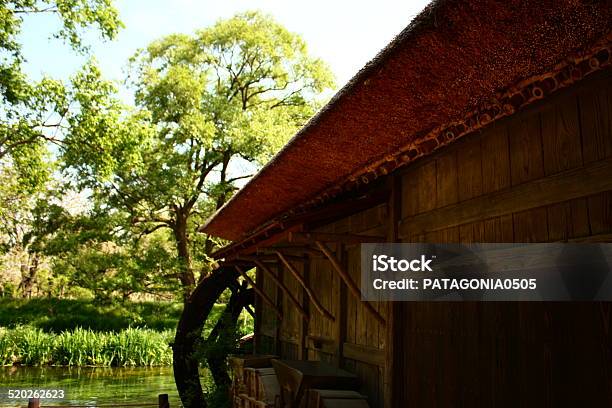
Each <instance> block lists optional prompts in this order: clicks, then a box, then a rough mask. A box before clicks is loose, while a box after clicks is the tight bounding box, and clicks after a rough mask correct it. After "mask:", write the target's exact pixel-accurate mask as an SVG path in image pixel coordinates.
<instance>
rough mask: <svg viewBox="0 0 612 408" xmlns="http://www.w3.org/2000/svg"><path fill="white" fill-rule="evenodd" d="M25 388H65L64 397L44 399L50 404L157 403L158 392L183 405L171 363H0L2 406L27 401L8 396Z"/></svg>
mask: <svg viewBox="0 0 612 408" xmlns="http://www.w3.org/2000/svg"><path fill="white" fill-rule="evenodd" d="M24 388H44V389H63V390H64V391H65V395H66V397H65V399H64V400H46V401H45V400H43V401H42V402H43V405H47V404H48V405H50V406H52V405H88V406H96V405H99V404H116V403H156V402H157V396H158V395H159V394H168V395H169V397H170V406H171V407H178V406H180V404H179V398H178V394H177V392H176V387H175V385H174V377H173V375H172V367H136V368H108V367H0V393H1V396H0V407H14V406H24V405H27V400H8V399H7V398H6V397H7V390H8V389H24ZM45 403H46V404H45Z"/></svg>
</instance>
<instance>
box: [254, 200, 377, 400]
mask: <svg viewBox="0 0 612 408" xmlns="http://www.w3.org/2000/svg"><path fill="white" fill-rule="evenodd" d="M386 212H387V208H386V205H381V206H377V207H374V208H371V209H369V210H366V211H364V212H361V213H357V214H355V215H352V216H350V217H346V218H344V219H342V220H339V221H337V222H334V223H332V224H330V225H327V226H325V227H322V228H319V229H318V231H319V232H335V233H343V232H351V233H356V234H358V233H362V234H367V235H385V228H386V222H387V216H386ZM330 247H331V248H332V249H333V250H334V251H335V253H336V254H337V256H339V257H340V259H341V261H342V263H343V265H344V266H345V267H346V268H347V270H348V271H349V273H350V274H351V276H352V278H353V280H354V282H356V283H357V284H358V285H359V284H360V281H361V278H360V254H359V246H358V245H342V246H341V245H330ZM292 264H293V265H294V267H295V268H296V269H297V270H298V272H299V273H301V274H302V276H304V278H305V280H306V282H307V283H308V284H309V285H310V287H311V289H312V291H313V292H314V293H316V295H317V299H318V300H319V302H320V303H321V304H322V306H323V307H324V308H325V309H327V310H328V311H329V312H330V313H331V314H332V315H333V316H334V321H331V320H330V319H327V318H326V317H324V316H323V315H322V314H321V313H319V312H318V311H317V309H316V308H315V307H314V306H312V305H311V304H310V302H309V301H308V297H307V296H305V293H304V291H303V289H302V288H301V286H299V283H298V282H297V280H296V279H295V278H294V277H293V276H292V275H291V273H290V272H289V271H288V270H287V269H286V268H280V269H279V273H280V277H281V279H283V282H284V283H285V284H286V285H287V286H288V287H289V289H290V290H292V293H294V295H296V297H298V298H299V299H300V301H301V302H302V304H303V307H304V308H305V309H306V310H307V311H308V312H309V321H308V322H306V321H305V320H304V319H303V318H302V316H301V315H300V314H299V313H298V311H297V309H296V308H295V307H293V305H292V303H291V302H290V301H289V300H288V299H287V297H286V296H282V294H281V293H279V291H278V289H277V288H276V286H275V285H274V284H273V283H272V282H271V281H270V279H267V278H266V276H265V274H262V273H261V271H259V272H258V276H257V279H258V281H259V282H260V283H261V282H263V286H264V288H265V291H266V293H268V294H269V295H270V297H272V298H274V299H275V301H276V302H277V304H278V305H280V307H281V308H282V313H283V319H282V321H281V322H280V323H279V324H277V321H276V317H275V315H274V313H273V312H272V311H271V309H270V307H269V306H267V305H265V304H262V303H261V302H260V301H259V300H258V306H257V309H258V310H261V314H258V319H257V320H258V322H257V323H256V325H257V328H256V330H257V342H258V351H259V352H274V353H276V354H279V355H280V356H281V357H282V358H285V359H308V360H317V361H325V362H327V363H330V364H332V365H335V366H338V367H341V368H345V369H347V370H349V371H351V372H353V373H356V374H357V375H358V376H359V379H360V382H361V390H360V391H361V392H362V393H364V394H365V395H367V396H368V398H369V403H370V406H371V407H372V408H377V407H382V406H383V397H384V395H383V385H384V383H383V375H384V342H385V335H386V331H385V328H384V327H381V326H380V324H379V323H378V322H377V321H376V320H375V319H374V318H373V317H372V315H371V314H370V313H368V312H367V311H366V310H365V307H364V306H363V304H362V303H361V302H360V301H359V300H358V299H356V298H355V297H353V296H352V295H351V293H349V292H348V291H347V289H346V286H345V285H344V283H343V282H342V281H341V279H340V277H339V276H338V274H337V272H335V271H334V270H333V269H332V267H331V264H330V262H329V261H328V260H327V259H326V258H323V257H322V256H320V257H313V256H310V257H308V258H306V259H305V261H304V262H292ZM375 307H376V308H377V310H378V311H379V312H380V313H381V314H382V315H383V316H384V315H385V314H386V303H377V304H375ZM259 316H261V317H259Z"/></svg>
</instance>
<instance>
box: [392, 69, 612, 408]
mask: <svg viewBox="0 0 612 408" xmlns="http://www.w3.org/2000/svg"><path fill="white" fill-rule="evenodd" d="M611 89H612V80H611V75H610V73H609V72H608V73H606V74H605V75H602V76H600V77H599V78H597V79H595V80H593V81H589V82H585V83H583V84H582V85H579V86H576V87H574V88H573V89H570V90H568V91H566V92H563V93H562V94H560V95H558V96H555V97H553V98H551V99H549V100H547V101H543V102H542V103H540V104H539V105H538V106H534V107H533V108H531V109H529V110H527V111H525V112H522V113H519V114H517V115H515V116H513V117H510V118H508V119H506V120H503V121H499V122H497V123H493V124H492V125H490V126H489V127H487V128H486V129H484V130H483V131H481V132H478V133H477V134H472V135H469V136H466V137H465V139H464V140H462V141H460V142H458V143H456V144H455V145H454V146H451V147H449V148H447V149H445V150H443V151H441V152H439V153H438V154H436V155H435V156H433V157H430V158H427V159H425V160H423V161H422V162H421V163H418V164H416V165H415V166H412V167H410V168H408V169H406V170H405V171H404V172H403V174H402V175H401V177H402V206H401V207H402V214H401V217H402V222H401V225H400V228H399V229H400V236H401V238H402V240H403V241H405V242H420V241H423V240H427V241H429V242H440V243H444V242H551V241H566V240H574V239H580V240H582V241H589V240H590V239H591V240H593V241H597V240H599V239H598V238H597V236H602V237H604V238H605V237H606V236H610V235H609V234H610V233H611V232H612V122H611V118H612V92H611ZM591 171H593V172H591ZM589 175H591V177H589ZM417 179H421V181H419V180H417ZM423 180H427V182H423ZM432 180H433V181H432ZM570 181H571V183H570ZM423 197H430V200H429V201H427V203H426V204H425V205H424V203H425V202H426V200H424V199H423ZM397 309H398V310H397V311H396V312H395V314H396V315H395V316H394V321H395V322H396V323H395V324H394V327H393V328H390V329H389V330H392V331H393V336H394V337H395V338H396V339H397V338H400V339H402V340H401V341H400V346H399V347H401V353H396V356H397V359H399V361H398V362H397V364H396V366H395V367H394V378H395V379H396V380H395V381H394V383H393V386H392V388H393V398H392V401H393V406H405V405H408V404H410V405H411V406H496V407H498V406H501V407H506V406H507V407H511V406H512V407H513V406H538V407H540V406H546V407H554V406H561V405H565V406H610V405H612V397H611V395H612V386H611V379H612V376H611V369H612V359H611V356H612V335H611V333H610V330H609V327H611V326H610V325H611V324H612V317H611V316H612V313H611V311H612V307H611V306H610V303H607V302H606V303H603V302H592V303H588V302H587V303H544V302H543V303H504V302H499V303H469V302H462V303H446V302H445V303H442V302H440V303H402V304H401V305H399V306H398V308H397ZM394 348H398V345H397V344H395V345H394Z"/></svg>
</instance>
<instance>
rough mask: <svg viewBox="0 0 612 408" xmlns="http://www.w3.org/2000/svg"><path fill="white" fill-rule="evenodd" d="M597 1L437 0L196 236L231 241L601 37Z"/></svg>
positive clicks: (603, 18)
mask: <svg viewBox="0 0 612 408" xmlns="http://www.w3.org/2000/svg"><path fill="white" fill-rule="evenodd" d="M606 3H607V2H604V1H579V0H504V1H496V0H440V1H435V2H433V3H432V4H430V5H429V6H428V7H427V8H426V9H425V10H423V11H422V12H421V14H420V15H419V16H418V17H417V18H415V19H414V20H413V22H412V23H411V24H410V25H409V26H408V27H407V28H406V29H405V30H404V31H402V32H401V33H400V34H399V35H398V36H397V38H396V39H395V40H394V41H392V42H391V43H390V44H389V45H388V46H387V47H386V48H385V49H383V50H382V51H381V52H380V53H379V54H378V55H377V56H376V58H374V59H373V60H372V61H371V62H370V63H368V64H367V65H366V66H365V67H364V68H363V69H362V70H361V71H359V72H358V73H357V74H356V75H355V77H354V78H353V79H352V80H351V81H350V82H349V83H347V84H346V86H344V87H343V88H342V89H341V90H340V91H339V92H338V93H337V94H336V95H335V96H334V98H333V99H332V100H331V101H330V102H329V103H328V104H327V105H326V106H325V107H324V108H323V109H322V110H321V111H320V112H319V113H318V114H317V115H316V116H314V117H313V118H312V119H311V120H310V121H309V122H308V123H307V124H306V125H305V126H304V127H303V128H302V129H301V130H300V131H299V132H298V133H297V134H296V135H295V136H294V137H293V138H292V139H291V141H290V142H289V143H288V144H287V145H286V146H285V147H284V148H283V149H282V151H281V152H279V153H278V154H277V155H276V156H275V157H274V158H273V159H272V161H271V162H270V163H268V164H267V165H266V166H265V167H264V168H263V169H262V170H261V171H260V172H259V173H258V174H257V175H256V176H255V177H254V178H253V179H252V180H251V181H250V182H249V183H248V184H247V185H246V186H245V187H243V188H242V189H241V190H240V191H239V192H238V193H237V194H236V195H235V196H234V197H233V198H232V199H231V200H230V201H229V202H228V203H227V204H226V205H225V206H224V207H222V208H221V209H220V210H219V211H218V212H217V213H216V214H215V215H214V216H213V217H212V218H211V219H210V220H209V221H208V223H207V224H206V225H205V227H204V228H203V231H204V232H206V233H208V234H211V235H215V236H219V237H223V238H226V239H230V240H235V241H236V240H241V239H243V238H245V237H246V236H247V235H248V234H249V233H251V232H252V231H253V230H255V229H257V228H260V227H261V226H262V225H263V224H266V223H268V222H270V221H271V220H273V219H275V218H277V217H280V216H282V215H283V214H286V213H287V212H288V211H291V210H292V209H293V208H295V207H297V206H300V205H303V204H304V203H305V202H308V201H311V200H312V199H313V198H315V197H321V196H322V195H323V196H326V195H327V193H328V192H332V191H336V190H337V189H338V188H339V187H338V186H340V185H342V184H343V183H347V181H348V180H349V179H351V177H354V175H355V174H359V172H360V171H361V170H363V169H365V168H367V167H368V166H371V165H372V163H376V162H380V161H381V160H385V158H386V157H392V155H394V154H396V153H397V152H399V151H401V150H402V149H405V147H406V146H407V145H409V144H411V143H414V142H415V141H418V140H419V138H424V137H425V136H426V135H427V134H428V133H430V132H431V131H432V129H436V128H439V127H440V126H442V125H444V124H449V123H453V122H455V121H458V120H461V119H462V118H464V117H465V116H466V115H468V114H469V113H470V112H472V111H473V110H474V109H475V107H478V106H481V105H482V104H483V103H487V101H490V100H491V99H492V98H494V97H495V96H496V95H499V92H500V91H503V90H505V89H507V88H508V87H511V86H513V85H514V84H517V83H518V82H519V81H521V80H522V79H525V78H529V77H532V76H534V75H538V74H541V73H543V72H547V71H548V70H550V69H551V68H552V67H554V66H555V64H558V63H559V62H560V61H563V60H564V59H565V58H567V57H568V56H569V55H573V54H575V53H579V52H580V50H583V49H586V48H588V47H589V46H591V45H592V44H594V43H595V42H597V41H598V40H600V39H601V38H605V37H606V35H608V34H609V31H610V30H611V27H612V8H611V6H610V5H609V3H608V4H606Z"/></svg>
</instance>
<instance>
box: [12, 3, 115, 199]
mask: <svg viewBox="0 0 612 408" xmlns="http://www.w3.org/2000/svg"><path fill="white" fill-rule="evenodd" d="M34 14H39V15H40V14H44V15H49V16H53V17H55V18H57V19H58V20H59V26H60V28H59V30H58V31H57V32H56V33H55V34H54V36H55V37H56V38H59V39H63V40H64V41H66V42H67V43H68V44H70V46H72V48H73V49H74V50H75V51H77V52H82V51H85V50H86V49H87V47H86V46H85V45H84V44H83V41H82V34H83V32H84V31H85V29H87V28H89V27H91V26H95V27H96V28H97V31H98V32H99V33H100V34H101V36H102V38H104V39H112V38H114V37H115V35H116V34H117V32H118V30H119V29H120V28H121V27H122V23H121V22H120V20H119V18H118V14H117V10H116V9H115V8H114V7H113V6H112V0H12V1H3V2H0V21H2V24H0V52H2V56H3V57H2V59H1V60H0V98H2V107H1V108H0V165H3V166H7V165H9V166H12V167H13V168H14V169H16V170H17V171H18V175H19V176H20V178H21V180H22V181H23V182H24V183H23V186H22V187H23V188H27V189H35V188H36V187H37V186H40V184H41V183H42V182H43V181H44V180H46V179H47V177H48V175H49V169H48V166H47V162H48V160H46V159H48V158H47V157H46V154H47V145H48V144H49V143H61V142H62V140H61V137H58V136H59V135H60V133H59V130H60V128H61V125H62V123H63V119H64V116H65V115H66V113H67V106H68V105H69V102H70V101H69V100H67V99H66V93H65V89H64V87H63V84H62V83H61V82H59V81H54V80H51V79H43V80H42V81H40V82H36V83H32V82H31V81H29V80H28V78H27V77H26V75H25V74H24V73H23V70H22V68H23V63H24V57H23V55H22V53H21V44H20V43H19V41H18V36H19V33H20V31H21V25H22V23H23V20H24V18H26V17H27V16H31V15H34Z"/></svg>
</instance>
